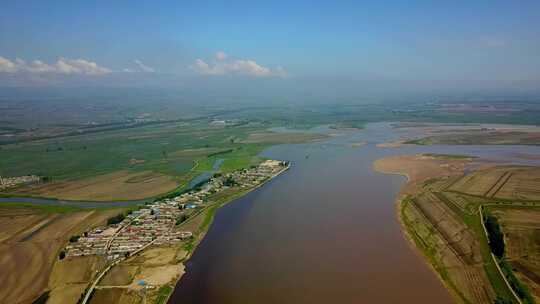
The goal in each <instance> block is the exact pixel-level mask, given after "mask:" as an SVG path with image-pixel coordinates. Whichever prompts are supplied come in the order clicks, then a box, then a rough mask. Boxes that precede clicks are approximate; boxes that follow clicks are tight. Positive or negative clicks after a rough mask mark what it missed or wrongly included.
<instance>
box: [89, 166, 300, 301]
mask: <svg viewBox="0 0 540 304" xmlns="http://www.w3.org/2000/svg"><path fill="white" fill-rule="evenodd" d="M290 167H291V163H290V162H287V165H286V166H285V167H283V168H282V169H281V170H280V171H278V172H276V173H275V174H273V175H271V176H269V177H268V179H266V180H264V181H263V182H261V183H260V184H258V185H256V186H255V187H252V188H249V189H245V190H244V191H240V192H238V193H235V194H233V195H231V196H230V197H226V198H224V199H223V200H222V201H219V200H218V201H216V202H214V203H213V204H211V205H207V206H205V207H204V208H203V209H201V210H199V211H198V212H197V213H196V214H195V215H194V216H192V217H190V218H189V219H188V220H187V221H185V222H183V223H182V224H181V225H180V226H179V227H181V226H183V225H186V224H188V223H190V222H191V221H193V220H194V219H196V218H198V217H199V216H210V219H209V222H208V223H207V224H206V225H205V224H204V219H203V223H202V224H201V226H200V227H202V228H201V230H200V231H199V232H198V235H197V237H196V239H195V240H194V241H193V243H192V244H191V248H189V249H186V252H187V253H186V255H185V256H184V257H183V258H182V259H181V260H179V261H178V263H177V264H175V265H179V266H182V267H183V269H184V270H185V264H186V263H187V262H188V261H189V259H190V258H191V257H192V255H193V253H194V252H195V250H196V248H197V246H198V245H199V244H200V243H201V241H202V240H203V239H204V237H205V236H206V233H207V232H208V230H209V229H210V226H211V225H212V222H213V218H214V216H215V212H217V210H219V209H220V208H221V207H223V206H225V205H227V204H229V203H231V202H233V201H235V200H236V199H238V198H240V197H243V196H245V195H247V194H249V193H250V192H252V191H254V190H256V189H258V188H260V187H262V186H263V185H265V184H266V183H268V182H270V181H271V180H273V179H274V178H276V177H277V176H279V175H281V174H282V173H284V172H285V171H287V170H288V169H289V168H290ZM206 211H209V212H210V214H207V215H204V214H203V213H204V212H206ZM153 242H154V241H152V242H151V243H150V244H147V245H146V246H145V247H144V248H141V249H139V250H137V252H135V253H133V254H131V255H130V256H129V257H134V256H137V255H138V254H139V253H143V252H144V250H145V249H147V248H148V247H150V245H152V243H153ZM187 244H189V243H184V244H182V245H181V246H185V245H187ZM124 260H125V258H124V259H122V260H120V261H116V262H114V263H113V264H112V265H109V266H108V267H106V268H105V269H104V270H102V271H101V272H100V273H99V274H98V275H97V276H96V278H95V279H94V280H93V281H92V282H91V284H90V285H89V288H88V289H86V290H85V295H84V297H83V301H82V304H85V303H86V302H88V301H89V300H90V298H91V297H92V295H93V293H94V290H95V289H96V287H97V286H98V284H99V282H100V281H101V279H103V277H105V275H106V274H107V273H108V272H109V271H110V270H111V269H113V268H114V267H115V266H117V265H119V264H120V263H121V262H123V261H124ZM184 270H182V271H181V272H180V274H179V275H178V277H177V278H174V279H173V280H172V281H170V282H168V283H165V284H163V285H159V288H162V287H164V286H170V287H171V292H170V293H169V294H168V295H167V297H166V298H165V301H164V302H162V303H167V302H168V301H169V298H170V297H171V295H172V294H173V293H174V290H175V288H176V285H177V284H178V282H179V281H180V279H181V278H182V277H183V275H184V274H185V271H184Z"/></svg>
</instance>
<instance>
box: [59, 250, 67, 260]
mask: <svg viewBox="0 0 540 304" xmlns="http://www.w3.org/2000/svg"><path fill="white" fill-rule="evenodd" d="M65 257H66V252H65V251H64V250H62V251H60V254H59V255H58V258H59V259H60V260H63V259H64V258H65Z"/></svg>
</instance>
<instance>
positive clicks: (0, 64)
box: [0, 56, 17, 73]
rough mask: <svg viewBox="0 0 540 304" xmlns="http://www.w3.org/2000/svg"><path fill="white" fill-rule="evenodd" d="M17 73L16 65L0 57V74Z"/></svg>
mask: <svg viewBox="0 0 540 304" xmlns="http://www.w3.org/2000/svg"><path fill="white" fill-rule="evenodd" d="M15 71H17V66H16V65H15V63H13V62H12V61H10V60H9V59H6V58H4V57H2V56H0V73H2V72H3V73H13V72H15Z"/></svg>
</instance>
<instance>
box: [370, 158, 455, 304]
mask: <svg viewBox="0 0 540 304" xmlns="http://www.w3.org/2000/svg"><path fill="white" fill-rule="evenodd" d="M384 160H385V158H381V159H377V160H375V161H374V162H373V170H374V171H375V172H378V173H381V174H386V175H398V176H403V177H405V178H406V180H405V182H404V183H403V184H402V185H401V187H400V189H399V192H398V193H397V196H396V198H395V200H394V209H395V212H396V219H397V220H398V222H399V225H400V228H401V232H402V236H403V239H405V241H406V242H407V244H408V246H409V248H411V250H412V251H413V252H414V253H415V255H417V256H418V257H419V258H420V259H421V260H422V262H423V263H424V264H425V265H426V266H427V267H428V268H429V269H430V270H431V271H432V272H433V273H434V274H435V275H436V277H437V279H438V280H439V281H440V282H441V283H442V284H443V286H444V288H445V289H446V290H447V291H448V293H449V294H450V296H451V297H452V299H454V300H461V298H460V297H459V295H458V294H457V293H456V292H455V291H454V289H453V288H452V287H451V286H450V285H449V282H447V281H446V280H444V278H443V277H442V275H441V274H440V273H439V272H438V271H437V269H436V268H435V266H434V265H433V264H432V263H430V258H429V256H427V255H426V254H425V253H424V251H423V250H422V249H421V248H419V247H418V246H417V245H416V241H415V240H414V238H413V236H412V235H411V233H410V231H409V230H408V229H407V225H406V224H405V221H404V219H403V207H404V205H403V204H404V202H403V200H404V199H405V198H406V197H407V194H406V193H405V192H406V189H407V188H408V187H410V186H413V185H412V179H411V177H410V174H409V173H407V172H405V171H393V170H385V169H383V168H380V167H379V166H377V162H382V161H384Z"/></svg>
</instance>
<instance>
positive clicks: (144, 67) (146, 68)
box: [133, 59, 156, 73]
mask: <svg viewBox="0 0 540 304" xmlns="http://www.w3.org/2000/svg"><path fill="white" fill-rule="evenodd" d="M133 62H135V64H136V65H137V66H138V67H139V68H140V69H141V70H142V71H143V72H146V73H154V72H155V71H156V70H155V69H154V68H152V67H149V66H147V65H145V64H144V63H142V61H140V60H139V59H135V60H133Z"/></svg>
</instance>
